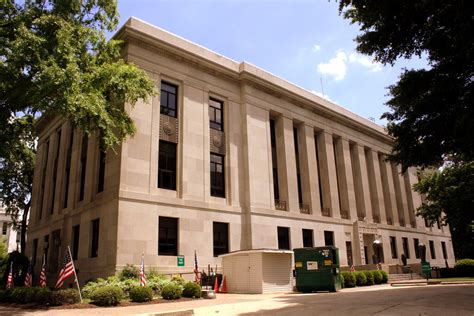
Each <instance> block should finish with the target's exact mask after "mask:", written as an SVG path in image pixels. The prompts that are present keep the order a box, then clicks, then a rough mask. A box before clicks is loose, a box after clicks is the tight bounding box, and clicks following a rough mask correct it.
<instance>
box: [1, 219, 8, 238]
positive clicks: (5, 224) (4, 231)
mask: <svg viewBox="0 0 474 316" xmlns="http://www.w3.org/2000/svg"><path fill="white" fill-rule="evenodd" d="M7 230H8V223H7V222H3V225H2V235H6V234H7Z"/></svg>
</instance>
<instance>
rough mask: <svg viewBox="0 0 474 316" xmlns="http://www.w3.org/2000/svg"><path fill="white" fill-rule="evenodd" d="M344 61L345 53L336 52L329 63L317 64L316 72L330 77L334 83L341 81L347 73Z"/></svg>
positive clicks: (345, 58) (345, 59)
mask: <svg viewBox="0 0 474 316" xmlns="http://www.w3.org/2000/svg"><path fill="white" fill-rule="evenodd" d="M346 61H347V55H346V53H344V52H343V51H337V52H336V56H335V57H333V58H331V59H329V62H327V63H319V64H318V67H317V68H318V72H319V73H321V74H323V75H329V76H332V77H334V80H336V81H339V80H342V79H344V77H345V76H346V73H347V65H346Z"/></svg>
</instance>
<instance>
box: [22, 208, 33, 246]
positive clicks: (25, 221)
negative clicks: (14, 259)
mask: <svg viewBox="0 0 474 316" xmlns="http://www.w3.org/2000/svg"><path fill="white" fill-rule="evenodd" d="M30 204H31V202H28V203H27V204H26V205H25V209H24V210H23V217H22V218H21V230H20V234H21V235H20V252H21V254H22V255H24V254H25V248H26V230H27V228H28V213H29V212H30Z"/></svg>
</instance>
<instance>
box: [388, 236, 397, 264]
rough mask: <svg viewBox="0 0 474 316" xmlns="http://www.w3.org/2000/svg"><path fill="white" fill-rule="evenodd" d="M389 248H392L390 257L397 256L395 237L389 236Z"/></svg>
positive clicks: (394, 257)
mask: <svg viewBox="0 0 474 316" xmlns="http://www.w3.org/2000/svg"><path fill="white" fill-rule="evenodd" d="M390 250H392V258H393V259H396V258H398V253H397V239H396V238H395V237H393V236H390Z"/></svg>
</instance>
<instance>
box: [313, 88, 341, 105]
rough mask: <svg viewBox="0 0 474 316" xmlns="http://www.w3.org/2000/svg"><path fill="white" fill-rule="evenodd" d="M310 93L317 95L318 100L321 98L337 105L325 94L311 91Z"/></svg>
mask: <svg viewBox="0 0 474 316" xmlns="http://www.w3.org/2000/svg"><path fill="white" fill-rule="evenodd" d="M311 93H312V94H315V95H317V96H318V97H320V98H323V99H326V100H328V101H331V102H332V103H337V102H336V101H334V100H333V99H331V98H330V97H329V96H328V95H327V94H323V93H321V92H319V91H314V90H311Z"/></svg>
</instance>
